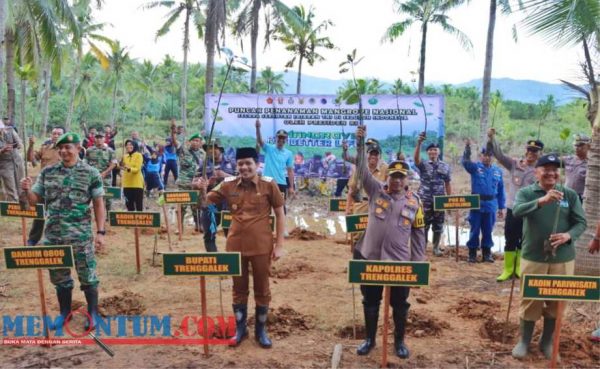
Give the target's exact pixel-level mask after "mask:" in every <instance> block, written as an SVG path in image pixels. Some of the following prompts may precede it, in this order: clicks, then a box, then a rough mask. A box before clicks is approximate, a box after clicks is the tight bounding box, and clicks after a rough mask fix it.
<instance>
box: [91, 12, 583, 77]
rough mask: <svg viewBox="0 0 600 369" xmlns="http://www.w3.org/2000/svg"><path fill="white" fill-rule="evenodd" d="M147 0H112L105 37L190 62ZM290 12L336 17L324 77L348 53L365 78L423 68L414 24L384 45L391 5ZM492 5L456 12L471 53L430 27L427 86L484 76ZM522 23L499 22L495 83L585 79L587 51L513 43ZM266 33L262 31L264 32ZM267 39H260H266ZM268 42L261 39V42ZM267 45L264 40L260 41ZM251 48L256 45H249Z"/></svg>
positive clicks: (279, 53)
mask: <svg viewBox="0 0 600 369" xmlns="http://www.w3.org/2000/svg"><path fill="white" fill-rule="evenodd" d="M147 2H148V1H144V0H106V3H105V6H104V8H103V9H102V10H100V11H96V10H95V14H96V20H97V21H100V22H107V23H110V24H112V26H111V27H108V28H107V29H106V32H105V33H106V34H107V35H108V36H110V37H112V38H114V39H118V40H119V41H121V43H122V44H123V45H125V46H127V47H128V48H129V50H130V55H131V56H132V57H134V58H136V59H138V60H140V61H141V60H143V59H150V60H151V61H153V62H159V61H160V60H162V59H163V58H164V55H165V54H170V55H171V56H173V57H174V58H175V59H176V60H182V59H183V52H182V50H181V44H182V36H181V35H182V31H181V30H182V28H183V21H181V22H180V23H176V24H175V25H174V26H173V28H172V31H171V33H170V34H169V35H167V36H164V37H163V38H161V39H159V40H157V41H155V34H156V30H157V29H158V28H160V26H161V25H162V23H163V22H164V21H165V17H164V16H165V14H166V13H167V12H168V9H167V8H155V9H151V10H145V9H142V8H141V7H142V5H143V4H145V3H147ZM284 2H285V3H286V4H287V5H288V6H294V5H299V4H302V5H304V6H305V7H306V8H308V7H309V6H313V7H314V8H315V14H316V20H317V21H319V22H320V21H321V20H324V19H331V20H332V21H333V22H334V27H331V28H329V29H328V31H327V35H328V36H330V38H331V40H332V41H333V43H334V44H335V45H336V46H337V49H336V50H331V51H326V52H324V53H323V55H324V56H325V57H326V59H327V60H326V61H325V62H322V63H318V64H315V66H314V67H310V66H308V65H305V66H304V68H303V73H304V74H308V75H313V76H318V77H325V78H332V79H338V78H340V75H339V74H338V65H339V63H340V62H341V61H343V60H344V59H345V55H346V54H348V53H349V52H350V51H351V50H352V49H354V48H356V49H357V50H358V54H359V55H362V56H365V59H364V60H363V61H362V62H361V63H360V64H359V65H358V69H357V74H358V75H359V76H360V77H376V78H379V79H381V80H388V81H391V80H394V79H397V78H402V79H403V80H404V81H410V80H411V73H410V72H411V71H416V70H417V69H418V59H419V55H418V54H419V43H420V39H421V36H420V32H419V27H418V25H417V26H413V28H411V29H410V31H409V32H408V33H407V34H406V35H404V36H403V37H402V38H401V39H399V40H397V41H396V42H395V43H394V44H389V43H386V44H382V43H381V37H382V35H383V33H384V31H385V29H386V28H387V27H388V26H389V25H390V24H392V23H394V22H397V21H399V20H401V19H402V17H401V16H400V15H398V14H396V13H394V7H393V1H392V0H371V1H369V2H364V1H358V0H319V1H317V0H284ZM488 7H489V2H488V1H485V0H474V1H471V4H469V5H467V6H463V7H460V8H459V9H457V10H455V11H453V12H451V13H449V16H450V17H451V20H452V22H451V23H452V24H453V25H455V26H456V27H458V28H459V29H461V30H462V31H463V32H465V33H466V34H467V35H468V36H469V37H470V38H471V40H472V42H473V49H472V50H471V51H464V50H463V49H462V48H461V46H460V44H459V43H458V41H456V39H454V37H452V36H449V35H447V34H445V33H444V32H443V31H442V30H441V29H440V28H439V27H438V26H432V27H430V28H429V34H428V39H427V56H426V61H427V63H426V82H446V83H461V82H466V81H468V80H471V79H475V78H480V77H481V76H482V74H483V62H484V53H485V37H486V32H487V23H488ZM518 21H519V18H518V17H515V16H513V17H511V18H507V17H505V16H503V15H499V16H498V20H497V23H496V35H495V39H494V41H495V47H494V56H495V57H494V67H493V77H494V78H504V77H507V78H514V79H531V80H539V81H545V82H553V83H558V79H570V80H575V79H577V78H578V74H579V68H578V65H579V61H580V60H582V54H583V53H582V52H581V51H580V50H579V49H578V48H564V49H560V50H554V49H553V48H551V47H550V46H548V45H547V44H546V43H545V42H544V41H543V40H542V39H541V38H539V37H537V36H531V35H529V34H528V33H527V31H526V30H525V29H523V28H521V29H520V30H519V40H518V42H517V43H515V42H514V41H513V39H512V33H511V27H512V25H513V24H515V23H516V22H518ZM263 30H264V27H263V28H262V30H261V32H262V31H263ZM260 37H261V36H259V38H260ZM261 41H262V40H261ZM227 43H228V45H227V47H229V48H231V49H233V50H234V51H235V52H236V53H238V54H246V55H248V56H249V49H244V51H242V50H241V48H240V43H239V41H236V40H234V39H233V38H232V37H228V39H227ZM259 43H260V44H261V45H262V42H259ZM244 45H245V46H246V47H247V46H248V45H249V39H246V40H245V41H244ZM288 59H289V54H288V53H287V52H286V51H285V50H283V47H281V46H280V45H278V44H277V42H272V45H271V47H270V48H269V49H267V50H264V51H263V50H262V46H261V49H260V50H259V60H258V68H259V69H263V68H264V67H266V66H270V67H272V68H273V69H275V70H280V71H283V70H284V65H285V63H286V61H287V60H288ZM189 60H190V61H191V62H202V63H204V62H205V51H204V46H203V43H202V41H201V40H199V39H198V38H197V37H196V36H195V35H194V36H193V37H192V41H191V50H190V59H189Z"/></svg>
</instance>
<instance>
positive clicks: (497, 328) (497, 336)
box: [479, 316, 519, 343]
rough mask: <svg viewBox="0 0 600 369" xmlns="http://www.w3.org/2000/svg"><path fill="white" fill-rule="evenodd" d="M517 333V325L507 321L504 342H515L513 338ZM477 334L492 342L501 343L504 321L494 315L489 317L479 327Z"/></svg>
mask: <svg viewBox="0 0 600 369" xmlns="http://www.w3.org/2000/svg"><path fill="white" fill-rule="evenodd" d="M518 334H519V325H518V324H516V323H512V322H510V321H509V322H508V327H507V328H506V342H505V343H514V342H516V341H515V340H516V338H517V336H518ZM479 336H481V337H482V338H486V339H489V340H491V341H494V342H500V343H502V338H503V336H504V321H503V320H500V319H498V318H496V317H495V316H491V317H489V318H488V319H487V320H486V321H485V322H483V324H482V325H481V327H480V328H479Z"/></svg>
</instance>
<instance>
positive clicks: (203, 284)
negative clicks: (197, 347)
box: [200, 276, 209, 357]
mask: <svg viewBox="0 0 600 369" xmlns="http://www.w3.org/2000/svg"><path fill="white" fill-rule="evenodd" d="M200 302H201V304H202V330H203V332H202V335H203V336H204V356H205V357H208V339H209V337H208V316H207V315H206V314H207V312H206V278H205V277H204V276H201V277H200Z"/></svg>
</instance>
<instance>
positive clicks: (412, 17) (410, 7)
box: [382, 0, 473, 94]
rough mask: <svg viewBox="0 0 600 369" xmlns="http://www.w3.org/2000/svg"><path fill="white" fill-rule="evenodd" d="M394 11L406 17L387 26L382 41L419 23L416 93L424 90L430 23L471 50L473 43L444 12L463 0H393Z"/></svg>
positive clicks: (392, 37)
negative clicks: (417, 82) (419, 38)
mask: <svg viewBox="0 0 600 369" xmlns="http://www.w3.org/2000/svg"><path fill="white" fill-rule="evenodd" d="M394 3H395V6H396V11H397V12H398V13H400V14H403V15H405V16H406V19H403V20H401V21H400V22H396V23H394V24H392V25H391V26H389V27H388V29H387V30H386V31H385V34H384V36H383V38H382V42H386V41H389V42H394V41H395V40H396V39H397V38H398V37H400V36H402V35H403V34H404V32H405V31H406V30H407V29H408V28H409V27H410V26H412V25H413V24H414V23H416V22H419V23H420V24H421V50H420V57H419V88H418V93H419V94H422V93H423V91H424V90H425V54H426V50H427V32H428V31H429V26H430V25H434V24H435V25H438V26H440V27H441V28H442V29H443V30H444V31H445V32H447V33H449V34H451V35H453V36H455V37H456V39H457V40H458V41H459V43H460V45H461V46H462V47H463V48H464V49H465V50H471V49H472V48H473V44H472V43H471V40H470V39H469V37H467V35H465V34H464V33H463V32H462V31H460V30H459V29H458V28H456V27H454V26H453V25H451V24H450V23H449V22H450V18H449V17H448V16H447V15H446V13H447V12H448V11H449V10H451V9H453V8H456V7H457V6H459V5H462V4H463V3H465V0H408V1H403V0H394Z"/></svg>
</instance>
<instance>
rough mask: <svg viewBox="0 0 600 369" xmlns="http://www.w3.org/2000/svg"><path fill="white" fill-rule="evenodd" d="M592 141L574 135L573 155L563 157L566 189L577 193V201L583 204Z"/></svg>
mask: <svg viewBox="0 0 600 369" xmlns="http://www.w3.org/2000/svg"><path fill="white" fill-rule="evenodd" d="M591 142H592V140H590V138H589V137H587V136H585V135H582V134H578V135H575V143H574V144H573V146H574V147H575V155H569V156H565V157H563V158H562V159H563V162H564V165H565V177H566V183H565V185H566V186H567V187H570V188H572V189H574V190H575V192H577V195H579V199H580V200H581V202H583V190H585V177H586V175H587V166H588V151H589V150H590V144H591Z"/></svg>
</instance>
